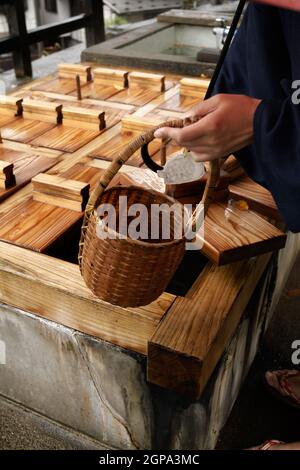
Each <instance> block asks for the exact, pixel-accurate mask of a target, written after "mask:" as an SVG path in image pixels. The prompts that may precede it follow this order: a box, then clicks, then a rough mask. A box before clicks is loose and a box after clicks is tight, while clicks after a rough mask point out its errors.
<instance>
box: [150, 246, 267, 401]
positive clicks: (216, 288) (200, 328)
mask: <svg viewBox="0 0 300 470" xmlns="http://www.w3.org/2000/svg"><path fill="white" fill-rule="evenodd" d="M270 256H271V255H269V254H268V255H263V256H261V257H259V258H256V259H252V260H248V261H242V262H238V263H233V264H231V265H229V266H224V267H216V266H213V265H211V264H210V263H209V264H208V265H207V266H206V268H205V269H204V271H203V272H202V273H201V275H200V276H199V278H198V279H197V281H196V282H195V283H194V285H193V286H192V287H191V289H190V290H189V292H188V294H187V295H186V296H185V297H184V298H180V297H178V298H177V299H176V300H175V302H174V304H173V305H172V306H171V308H170V309H169V310H168V312H167V314H166V315H165V317H164V318H163V319H162V321H161V322H160V324H159V326H158V328H157V330H156V332H155V333H154V335H153V337H152V338H151V340H150V341H149V345H148V380H149V381H150V382H151V383H154V384H156V385H159V386H161V387H165V388H169V389H172V390H175V391H176V392H178V393H180V394H183V395H185V396H188V397H190V398H191V399H192V400H197V399H199V398H200V396H201V393H202V391H203V389H204V387H205V385H206V384H207V381H208V379H209V377H210V376H211V374H212V372H213V370H214V368H215V366H216V365H217V363H218V361H219V359H220V358H221V356H222V354H223V352H224V350H225V349H226V347H227V345H228V344H229V341H230V339H231V337H232V336H233V334H234V332H235V330H236V328H237V326H238V324H239V322H240V319H241V316H242V314H243V312H244V310H245V307H246V306H247V304H248V302H249V300H250V298H251V295H252V293H253V291H254V289H255V287H256V286H257V284H258V282H259V280H260V278H261V276H262V274H263V272H264V270H265V269H266V266H267V264H268V261H269V260H270Z"/></svg>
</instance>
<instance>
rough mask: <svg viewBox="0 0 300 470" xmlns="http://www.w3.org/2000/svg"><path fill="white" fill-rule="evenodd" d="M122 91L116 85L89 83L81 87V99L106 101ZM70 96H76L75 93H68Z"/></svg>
mask: <svg viewBox="0 0 300 470" xmlns="http://www.w3.org/2000/svg"><path fill="white" fill-rule="evenodd" d="M122 90H123V88H120V87H119V86H116V85H112V84H110V85H103V84H99V83H94V82H91V83H88V84H87V85H84V86H82V87H81V95H82V98H83V99H93V100H106V99H108V98H111V97H113V96H114V95H116V94H117V93H119V92H120V91H122ZM70 96H77V91H76V90H74V91H72V92H70Z"/></svg>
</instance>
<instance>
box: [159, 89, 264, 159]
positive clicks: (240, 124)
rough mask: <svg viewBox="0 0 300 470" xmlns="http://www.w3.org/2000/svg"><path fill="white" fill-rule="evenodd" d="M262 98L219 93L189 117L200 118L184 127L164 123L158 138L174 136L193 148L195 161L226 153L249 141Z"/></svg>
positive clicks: (238, 148) (251, 137) (222, 155)
mask: <svg viewBox="0 0 300 470" xmlns="http://www.w3.org/2000/svg"><path fill="white" fill-rule="evenodd" d="M260 102H261V100H258V99H255V98H251V97H249V96H245V95H229V94H219V95H215V96H213V97H212V98H209V99H208V100H205V101H203V102H202V103H200V104H199V105H198V106H197V107H196V108H195V109H194V111H193V113H192V117H197V118H198V119H199V120H198V121H197V122H196V123H195V124H191V125H190V126H187V127H185V128H183V129H178V128H171V127H163V128H160V129H158V130H157V131H156V132H155V134H154V135H155V137H157V138H171V139H174V140H175V141H176V142H177V144H178V145H181V146H182V147H186V148H187V149H188V150H190V151H192V152H193V153H194V155H195V158H196V160H197V161H211V160H215V159H217V158H221V157H225V156H227V155H229V154H231V153H232V152H235V151H237V150H240V149H241V148H243V147H246V146H247V145H249V144H251V142H252V140H253V118H254V113H255V111H256V108H257V106H258V105H259V103H260Z"/></svg>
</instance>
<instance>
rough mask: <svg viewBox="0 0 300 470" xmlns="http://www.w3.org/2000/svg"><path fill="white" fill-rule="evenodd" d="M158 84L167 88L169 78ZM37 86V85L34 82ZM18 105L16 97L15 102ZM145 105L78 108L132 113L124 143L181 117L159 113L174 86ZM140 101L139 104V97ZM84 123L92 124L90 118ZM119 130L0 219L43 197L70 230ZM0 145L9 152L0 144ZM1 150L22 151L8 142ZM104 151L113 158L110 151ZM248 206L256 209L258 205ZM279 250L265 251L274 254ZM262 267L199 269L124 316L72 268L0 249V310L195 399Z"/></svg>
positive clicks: (247, 263) (16, 249) (33, 187)
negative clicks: (102, 344)
mask: <svg viewBox="0 0 300 470" xmlns="http://www.w3.org/2000/svg"><path fill="white" fill-rule="evenodd" d="M121 75H122V74H121ZM166 79H167V82H168V80H169V77H166ZM154 81H155V84H154V85H153V86H154V88H155V87H157V86H162V82H161V81H159V80H158V79H157V78H154ZM39 82H40V83H43V80H40V81H39ZM158 82H159V84H158ZM33 86H34V84H29V85H27V86H26V87H25V88H24V92H25V93H27V92H29V95H30V93H31V92H30V89H31V88H32V87H33ZM133 88H135V87H133ZM167 88H168V87H167ZM137 89H138V87H137ZM121 93H123V92H121ZM19 96H20V94H19V92H18V99H19ZM43 96H45V97H47V99H48V100H49V102H50V103H51V101H53V102H52V104H51V105H49V110H51V113H52V117H53V112H54V110H56V112H57V104H58V103H60V102H61V101H60V99H59V98H60V96H58V95H57V94H55V93H51V92H44V93H43ZM62 96H64V95H62ZM153 96H154V95H153ZM153 96H152V99H151V100H150V102H147V104H145V105H143V107H141V108H140V109H137V110H135V108H133V107H132V106H129V105H127V104H120V105H119V103H117V102H115V101H114V100H111V99H110V100H109V102H102V101H99V102H98V103H97V104H95V101H94V100H82V101H84V105H83V107H85V106H86V105H87V104H89V105H90V106H91V107H95V108H96V109H98V110H99V109H101V110H102V105H104V107H103V110H104V111H106V110H105V109H104V108H105V105H107V107H109V106H110V105H111V107H112V108H115V109H118V107H119V108H120V109H121V110H122V111H124V112H126V110H128V111H129V113H130V112H132V111H135V112H134V113H133V115H132V117H129V118H126V119H123V125H124V128H123V134H124V135H125V136H126V135H127V134H128V137H130V136H131V137H132V135H133V134H134V133H139V132H140V131H141V130H144V129H146V128H148V126H149V125H150V124H151V125H152V123H153V122H158V121H160V120H165V119H166V118H167V117H168V116H170V115H171V114H173V116H176V117H180V116H181V115H182V108H180V107H179V108H178V109H177V110H175V111H173V110H171V111H170V109H168V108H167V107H165V106H164V105H165V103H166V102H168V101H169V100H172V99H174V98H175V99H177V98H178V96H179V84H178V83H177V84H176V83H175V85H174V86H172V87H170V88H168V89H167V91H166V92H163V93H160V92H158V91H157V90H155V96H154V99H153ZM176 97H177V98H176ZM15 99H16V98H15ZM65 100H66V102H68V103H69V105H70V106H74V97H72V96H65ZM193 100H194V97H191V101H189V103H191V102H192V101H193ZM125 101H126V99H125ZM142 101H145V99H144V97H143V99H142ZM63 104H65V103H63ZM76 104H77V106H78V108H77V107H76V110H77V109H80V108H81V107H82V102H80V104H79V102H76ZM181 104H182V102H181ZM99 105H100V106H99ZM33 107H34V105H33ZM37 108H38V105H36V109H37ZM25 112H28V111H25ZM49 112H50V111H49ZM62 112H63V110H62ZM74 113H75V114H77V113H78V111H74ZM129 113H128V114H129ZM91 114H92V115H93V116H94V117H95V116H96V114H97V113H96V114H95V113H94V112H92V113H91ZM98 117H99V115H98ZM98 117H97V116H96V120H97V119H98ZM122 117H123V116H122ZM71 119H72V118H71ZM152 120H154V121H153V122H152ZM150 121H151V123H150V124H149V122H150ZM97 122H98V121H97ZM121 130H122V123H121V118H120V119H119V122H118V123H117V124H116V125H115V126H113V127H111V128H110V129H106V130H105V132H104V133H103V134H101V135H98V136H97V137H95V138H94V139H93V140H91V141H90V142H88V143H87V144H85V145H83V146H82V147H81V148H80V149H78V150H76V151H75V152H73V153H72V154H71V155H70V154H69V155H67V154H65V155H64V156H63V158H62V159H61V161H59V162H58V163H57V164H56V165H55V166H53V167H52V168H51V169H50V170H48V171H47V175H43V176H42V180H41V177H38V178H36V179H35V180H33V183H31V184H28V185H27V186H25V187H24V188H23V189H21V190H19V191H18V192H17V193H16V194H14V195H12V196H11V197H10V198H9V199H7V200H5V201H4V202H2V204H1V206H0V214H1V218H2V217H3V216H4V217H5V216H7V218H8V219H9V220H11V217H10V215H9V214H10V211H11V214H15V215H16V212H15V210H16V207H18V208H19V213H22V214H24V211H23V206H22V204H27V201H29V200H30V204H31V203H32V202H31V201H33V203H34V204H33V205H35V204H43V203H42V202H40V201H37V200H34V198H39V197H41V196H37V194H39V195H42V197H44V195H45V194H46V195H47V196H50V197H53V198H54V199H55V201H54V200H52V203H53V204H52V206H53V207H54V208H55V209H53V214H54V215H52V217H53V223H55V222H56V219H57V218H61V214H62V212H61V211H67V212H64V216H67V215H68V216H69V217H72V220H71V224H75V223H77V222H78V221H80V218H81V217H82V213H81V212H80V209H82V208H83V205H82V204H83V203H84V201H86V198H87V186H88V183H90V184H91V189H92V187H93V186H94V184H96V182H97V179H98V175H99V173H100V172H101V171H103V170H104V169H105V168H107V166H108V164H109V162H108V161H105V160H103V159H95V158H92V157H93V156H94V155H95V154H97V151H98V150H99V148H100V147H103V146H104V145H105V144H107V143H108V142H109V143H111V142H112V141H113V139H114V138H115V137H116V136H117V135H119V136H121V137H122V135H123V134H122V132H121ZM5 145H8V143H7V142H5ZM9 145H11V146H14V145H19V146H20V145H24V144H15V143H13V142H10V143H9ZM26 147H27V148H28V147H30V146H28V145H27V146H26ZM24 148H25V145H24ZM157 148H158V147H157ZM157 148H156V150H157ZM113 151H114V152H116V149H115V148H114V149H113ZM153 153H155V152H154V150H153ZM53 155H54V152H53ZM55 155H58V153H57V152H56V153H55ZM98 157H99V155H98ZM128 163H129V164H130V163H131V162H130V161H129V162H128ZM138 164H140V163H138ZM122 171H124V172H125V177H126V178H128V175H129V174H130V171H132V167H130V166H129V165H127V166H126V165H125V166H124V167H123V168H122ZM97 172H99V173H97ZM126 172H128V175H126ZM122 175H123V176H124V173H122ZM77 178H78V179H77ZM79 178H80V179H79ZM76 179H77V181H82V183H80V184H79V185H78V184H75V185H74V182H73V180H76ZM128 179H129V178H128ZM70 180H72V181H71V182H70ZM54 183H55V184H54ZM231 189H232V188H231ZM264 196H265V195H264ZM257 199H258V201H259V200H260V198H259V195H258V196H257ZM66 201H67V204H68V209H66V208H65V207H61V206H60V205H61V204H63V205H65V202H66ZM48 202H49V201H48ZM69 204H71V205H72V209H70V206H69ZM45 205H47V203H46V204H45ZM50 205H51V204H49V206H50ZM57 206H59V207H57ZM223 209H224V208H223ZM223 209H222V210H223ZM56 210H57V212H55V211H56ZM262 220H263V219H262ZM266 224H267V222H266ZM265 226H266V225H264V227H265ZM272 230H273V231H274V233H273V232H272V234H273V235H274V236H275V239H276V234H277V235H278V239H279V240H280V242H282V241H283V240H282V237H284V235H283V234H280V232H277V231H276V230H277V229H276V228H275V227H274V226H272ZM8 241H11V240H8ZM20 244H22V243H20ZM45 247H46V244H45V243H44V240H42V241H41V243H40V246H39V247H37V246H35V247H34V248H33V249H35V250H36V251H45ZM278 247H279V245H276V246H275V245H274V246H273V248H274V249H276V248H278ZM270 257H271V255H270V254H266V255H263V256H259V257H256V258H255V259H250V260H249V259H247V260H244V261H238V262H236V263H233V264H230V265H227V266H222V267H216V266H214V265H213V264H212V263H211V262H210V261H207V263H206V265H205V267H204V269H203V271H202V272H201V273H200V274H199V276H198V277H197V279H196V280H195V282H193V284H192V285H191V286H190V288H189V291H188V292H187V294H186V295H185V296H180V295H173V294H170V293H164V294H163V295H162V296H161V297H160V298H159V299H157V301H155V302H154V303H152V304H150V305H148V306H146V307H141V308H135V309H130V308H126V309H124V308H120V307H116V306H112V305H110V304H108V303H105V302H102V301H100V300H98V299H97V298H95V297H94V296H93V294H91V292H90V291H89V290H88V289H87V288H86V286H85V284H84V282H83V280H82V278H81V275H80V273H79V269H78V266H77V265H75V264H71V263H69V262H66V261H62V260H60V259H57V258H53V257H50V256H47V255H45V254H43V253H38V252H33V251H30V250H28V249H25V248H23V247H21V246H15V245H13V244H11V243H8V242H7V241H5V242H4V241H0V301H1V302H3V303H6V304H8V305H12V306H15V307H17V308H20V309H22V310H25V311H29V312H32V313H34V314H36V315H39V316H41V317H43V318H46V319H48V320H53V321H56V322H59V323H61V324H63V325H65V326H67V327H70V328H74V329H76V330H78V331H82V332H84V333H87V334H90V335H93V336H95V337H97V338H101V339H103V340H105V341H109V342H111V343H113V344H115V345H117V346H120V347H123V348H126V349H128V350H130V351H133V352H135V353H139V354H141V355H142V356H144V357H147V368H148V379H149V380H150V381H151V382H153V383H155V384H157V385H160V386H162V387H167V388H170V389H173V390H175V391H177V392H179V393H183V394H184V395H187V396H189V397H190V398H192V399H198V398H199V397H200V395H201V393H202V391H203V389H204V387H205V385H206V383H207V381H208V379H209V377H210V375H211V373H212V371H213V369H214V367H215V365H216V364H217V362H218V360H219V359H220V357H221V356H222V354H223V352H224V350H225V348H226V346H227V345H228V342H229V340H230V338H231V337H232V335H233V334H234V331H235V329H236V327H237V325H238V322H239V321H240V318H241V316H242V314H243V311H244V309H245V306H246V304H247V302H248V301H249V299H250V297H251V294H252V292H253V290H254V288H255V287H256V285H257V284H258V282H259V279H260V278H261V276H262V275H263V272H264V270H265V269H266V266H267V264H268V262H269V259H270ZM223 261H224V260H223ZM199 271H200V269H199Z"/></svg>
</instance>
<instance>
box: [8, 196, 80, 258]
mask: <svg viewBox="0 0 300 470" xmlns="http://www.w3.org/2000/svg"><path fill="white" fill-rule="evenodd" d="M81 218H82V213H81V212H77V211H74V210H70V209H64V208H61V207H57V206H55V205H51V204H46V203H43V202H38V201H35V200H34V199H33V197H32V196H30V197H29V198H27V199H25V200H24V201H23V202H21V203H20V204H18V205H17V206H15V207H14V208H13V209H11V210H10V211H8V212H6V213H4V214H2V215H1V216H0V240H3V241H9V242H10V243H13V244H15V245H18V246H23V247H25V248H29V249H31V250H34V251H39V252H45V251H46V250H47V249H48V248H49V247H50V246H51V245H52V244H53V243H54V242H55V241H56V240H57V239H58V238H60V237H61V236H62V235H63V234H64V233H65V232H66V230H68V229H69V228H70V227H72V226H73V225H75V224H76V222H78V221H80V220H81Z"/></svg>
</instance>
